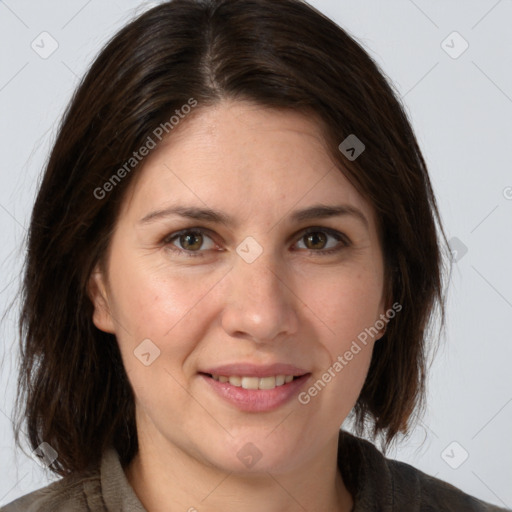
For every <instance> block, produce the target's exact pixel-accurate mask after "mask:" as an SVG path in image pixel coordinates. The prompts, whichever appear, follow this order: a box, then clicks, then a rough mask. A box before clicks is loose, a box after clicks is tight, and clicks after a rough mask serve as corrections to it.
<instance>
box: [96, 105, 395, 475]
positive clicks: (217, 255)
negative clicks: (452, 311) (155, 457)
mask: <svg viewBox="0 0 512 512" xmlns="http://www.w3.org/2000/svg"><path fill="white" fill-rule="evenodd" d="M195 114H196V116H195V117H191V118H190V119H186V118H185V119H184V120H183V121H181V125H178V126H177V127H175V128H174V130H173V132H171V137H170V138H169V139H168V140H167V141H166V144H165V145H163V146H161V147H160V148H157V149H155V150H154V151H153V153H151V154H150V155H149V156H148V157H147V158H146V160H145V161H144V162H143V164H144V167H143V168H142V169H141V170H140V172H141V174H140V175H139V176H138V177H137V181H136V182H135V184H134V186H133V188H132V189H131V190H130V193H129V194H128V195H127V197H126V199H125V202H124V203H123V206H122V208H121V212H120V216H119V220H118V223H117V226H116V229H115V232H114V234H113V236H112V239H111V245H110V248H109V255H108V260H107V265H106V275H102V274H101V273H100V272H99V271H98V272H96V273H94V274H93V277H92V279H91V284H92V288H91V289H92V290H93V291H92V296H93V300H94V302H95V305H96V308H95V313H94V323H95V325H96V326H97V327H98V328H99V329H102V330H104V331H107V332H112V333H114V334H115V335H116V338H117V341H118V344H119V347H120V351H121V354H122V358H123V362H124V366H125V368H126V371H127V374H128V377H129V380H130V382H131V385H132V387H133V391H134V394H135V398H136V409H137V427H138V435H139V437H141V436H142V437H143V438H144V439H152V440H153V441H152V442H153V443H155V444H156V445H157V446H159V447H160V448H161V449H162V450H165V449H166V447H169V448H170V449H179V450H180V451H181V452H182V453H186V454H188V455H190V456H191V457H193V458H194V459H196V460H199V461H201V462H202V463H205V464H208V465H212V466H214V467H218V468H222V469H224V470H226V471H238V472H242V471H256V470H261V471H268V470H272V471H273V472H274V473H278V472H280V471H287V470H290V469H292V468H294V467H299V466H300V464H305V463H307V462H308V461H311V460H312V458H313V457H314V455H315V454H317V453H319V452H320V451H321V450H322V448H325V446H326V445H327V443H328V441H332V439H333V438H335V437H336V438H337V435H338V430H339V428H340V426H341V424H342V422H343V420H344V419H345V418H346V416H347V415H348V413H349V412H350V410H351V409H352V408H353V406H354V405H355V403H356V400H357V398H358V395H359V393H360V390H361V388H362V386H363V383H364V380H365V377H366V375H367V371H368V367H369V363H370V359H371V354H372V349H373V343H374V341H375V339H378V338H379V337H380V335H381V334H380V335H376V336H375V339H372V337H371V336H369V337H367V342H366V344H363V343H361V342H360V341H358V338H357V337H358V335H360V334H361V333H362V332H365V329H368V328H370V327H373V326H374V325H375V323H376V322H377V321H378V320H379V318H380V315H381V314H384V312H385V310H386V304H385V297H384V268H383V258H382V253H381V248H380V245H379V241H378V237H377V230H376V223H375V218H374V213H373V211H372V208H371V207H370V205H369V204H368V203H367V202H366V201H365V200H363V198H362V197H361V196H360V195H359V194H358V193H357V192H356V190H355V188H353V187H352V186H351V185H350V183H349V182H348V181H347V179H346V178H345V177H344V176H343V175H342V173H341V172H340V170H339V169H338V168H336V167H335V165H334V163H333V161H331V160H330V158H329V157H328V155H327V152H326V150H325V148H324V146H323V142H322V136H321V133H320V130H319V127H318V126H317V124H315V122H314V121H313V120H312V119H310V118H307V117H305V116H303V115H301V114H299V113H295V112H286V113H283V112H278V111H275V110H270V109H264V108H262V107H260V106H256V105H253V104H249V103H245V102H244V103H242V102H223V103H221V104H220V105H218V106H216V107H209V108H207V109H205V110H202V111H197V112H196V113H195ZM340 142H341V140H340ZM141 165H142V164H141ZM138 172H139V171H138ZM319 206H322V207H329V208H339V209H340V211H342V213H340V214H337V215H329V216H320V215H317V216H315V215H314V214H315V210H314V209H312V208H313V207H319ZM176 209H179V210H180V211H181V214H180V213H179V212H173V210H176ZM206 210H207V211H206ZM212 212H216V215H213V213H212ZM300 212H302V213H300ZM308 212H309V213H308ZM343 212H344V213H343ZM316 213H318V211H317V212H316ZM187 214H190V216H189V215H187ZM192 214H193V216H192ZM219 218H222V219H223V221H219ZM308 231H310V233H309V234H308ZM180 232H181V233H180ZM180 234H181V236H180ZM381 333H382V331H381ZM360 339H361V338H360ZM354 341H356V342H357V344H358V346H359V350H358V351H357V349H355V348H354V345H353V342H354ZM347 352H351V354H352V357H349V356H348V355H346V354H347ZM341 361H343V363H342V362H341ZM336 362H338V364H336ZM226 365H233V366H231V367H230V368H220V367H221V366H226ZM242 365H247V366H242ZM271 365H283V366H282V367H274V368H270V366H271ZM340 366H341V369H340ZM206 374H217V375H216V378H219V376H220V379H219V380H218V381H216V380H214V379H213V378H212V377H211V376H208V375H206ZM326 374H327V377H326V376H325V375H326ZM282 375H284V376H296V377H297V376H300V375H303V376H302V377H300V378H298V379H294V380H293V381H292V382H287V381H289V380H290V377H288V378H286V379H285V383H284V384H283V385H282V381H283V377H282ZM276 376H277V379H275V378H274V377H276ZM329 376H330V378H329ZM227 377H229V378H230V377H233V378H232V379H230V380H229V381H228V382H223V381H225V380H227V379H226V378H227ZM240 377H245V378H243V379H240ZM260 378H261V380H260ZM319 379H320V381H321V383H320V384H319V383H317V385H316V388H315V389H314V390H313V391H311V392H309V391H308V390H310V389H311V388H312V386H313V387H314V385H315V382H317V381H318V380H319ZM240 384H242V386H240ZM276 384H277V385H276ZM256 386H258V387H260V388H269V389H250V388H255V387H256ZM246 388H249V389H246ZM272 388H273V389H272ZM315 390H316V393H315ZM249 443H250V444H249ZM251 457H252V458H251ZM257 459H259V460H258V461H257V464H256V463H255V462H249V461H251V460H253V461H255V460H257ZM253 467H254V469H253Z"/></svg>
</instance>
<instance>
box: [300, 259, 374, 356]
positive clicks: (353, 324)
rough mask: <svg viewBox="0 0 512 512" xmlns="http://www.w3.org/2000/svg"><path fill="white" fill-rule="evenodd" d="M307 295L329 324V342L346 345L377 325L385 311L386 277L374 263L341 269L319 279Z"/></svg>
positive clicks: (304, 292)
mask: <svg viewBox="0 0 512 512" xmlns="http://www.w3.org/2000/svg"><path fill="white" fill-rule="evenodd" d="M314 282H315V286H311V285H308V286H307V287H306V288H305V289H304V291H303V294H304V295H303V296H305V297H307V298H308V299H307V300H306V301H305V302H306V304H307V305H308V307H309V308H310V309H311V310H312V311H313V313H314V314H315V315H317V316H318V318H319V319H321V320H322V322H323V323H324V324H325V326H326V327H328V331H327V332H329V333H330V336H329V337H328V339H329V340H330V341H329V345H330V346H331V348H332V349H338V350H341V349H343V348H344V347H345V346H346V345H347V343H348V345H350V341H351V340H354V339H356V338H357V336H358V335H359V334H360V333H362V332H365V329H367V328H370V327H372V326H374V324H375V322H376V320H377V319H378V318H379V314H380V313H381V311H380V308H381V298H382V291H383V288H382V286H383V285H382V280H381V279H380V277H379V275H378V273H376V272H374V271H373V270H372V269H371V267H369V268H368V270H365V269H361V268H360V267H359V268H345V269H340V271H339V272H338V273H337V274H334V275H333V273H331V274H330V277H329V279H320V280H318V279H317V280H315V281H314Z"/></svg>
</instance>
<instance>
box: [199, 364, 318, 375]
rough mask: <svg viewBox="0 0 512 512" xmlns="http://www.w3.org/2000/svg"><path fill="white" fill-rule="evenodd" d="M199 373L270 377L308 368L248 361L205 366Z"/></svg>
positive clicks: (302, 373)
mask: <svg viewBox="0 0 512 512" xmlns="http://www.w3.org/2000/svg"><path fill="white" fill-rule="evenodd" d="M199 373H209V374H211V375H224V376H226V377H234V376H240V377H272V376H273V375H293V376H294V377H296V376H300V375H304V374H306V373H309V372H308V370H304V369H302V368H298V367H297V366H294V365H292V364H285V363H274V364H270V365H264V366H260V365H255V364H250V363H234V364H224V365H221V366H216V367H214V368H206V369H204V370H200V372H199Z"/></svg>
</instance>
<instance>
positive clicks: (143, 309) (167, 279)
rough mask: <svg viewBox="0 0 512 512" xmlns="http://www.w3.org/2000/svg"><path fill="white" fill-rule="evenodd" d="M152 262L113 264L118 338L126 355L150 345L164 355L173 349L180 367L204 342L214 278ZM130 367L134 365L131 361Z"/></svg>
mask: <svg viewBox="0 0 512 512" xmlns="http://www.w3.org/2000/svg"><path fill="white" fill-rule="evenodd" d="M148 262H149V258H146V259H145V258H140V259H136V258H134V259H132V260H128V259H127V258H118V260H117V261H116V262H112V265H111V270H110V285H111V289H112V297H111V300H110V303H111V310H112V314H113V316H114V321H115V323H116V324H117V326H118V328H117V330H116V336H117V339H118V342H119V344H120V348H121V351H122V352H123V353H124V354H126V355H130V354H129V353H130V352H131V353H133V350H134V349H136V347H137V346H138V345H139V344H140V343H141V342H142V341H143V340H146V339H150V340H151V341H152V342H153V343H154V344H155V345H156V346H157V347H158V349H159V350H160V351H161V353H162V354H163V353H164V352H166V351H168V350H169V349H170V348H172V352H173V359H174V360H178V361H179V360H182V359H184V358H185V356H186V355H187V353H188V352H190V350H192V348H193V340H194V339H199V335H200V332H201V328H202V323H201V318H200V313H201V312H203V310H204V305H205V304H207V303H208V300H207V295H208V293H209V291H210V290H211V289H212V287H213V285H214V284H215V280H214V278H213V277H214V276H211V275H206V274H204V273H203V274H201V275H199V274H197V273H195V272H193V271H192V272H191V271H190V269H188V270H187V271H186V272H184V271H181V272H180V271H179V270H176V269H174V270H171V269H169V267H168V266H165V267H164V266H163V265H160V266H154V265H153V266H151V265H149V264H148ZM217 280H218V279H217ZM203 299H205V300H203ZM203 323H204V322H203ZM132 359H133V358H132ZM126 363H128V364H133V362H132V361H131V359H130V358H126Z"/></svg>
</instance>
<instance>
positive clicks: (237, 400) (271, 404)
mask: <svg viewBox="0 0 512 512" xmlns="http://www.w3.org/2000/svg"><path fill="white" fill-rule="evenodd" d="M310 375H311V374H310V373H306V374H305V375H302V376H301V377H299V378H298V379H294V380H292V381H291V382H288V383H287V384H283V385H282V386H276V387H275V388H274V389H244V388H242V387H238V386H233V385H232V384H230V383H229V382H219V381H218V380H215V379H213V378H212V377H209V376H208V375H205V374H200V377H202V378H203V379H204V380H205V381H206V382H207V383H208V384H209V385H210V386H211V388H212V389H213V390H214V391H215V392H216V393H217V394H218V395H219V396H221V397H222V398H224V399H225V400H226V401H228V402H229V403H231V404H233V405H234V406H236V407H237V408H238V409H240V410H241V411H246V412H265V411H272V410H274V409H277V408H278V407H280V406H281V405H283V404H285V403H286V402H288V401H289V400H291V399H292V398H293V397H294V396H295V395H296V394H297V393H298V391H299V390H300V388H301V387H302V386H304V384H305V383H306V381H307V380H308V379H309V377H310Z"/></svg>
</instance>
